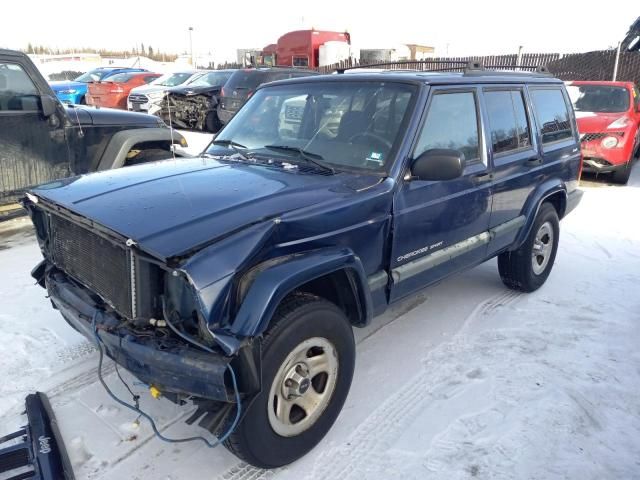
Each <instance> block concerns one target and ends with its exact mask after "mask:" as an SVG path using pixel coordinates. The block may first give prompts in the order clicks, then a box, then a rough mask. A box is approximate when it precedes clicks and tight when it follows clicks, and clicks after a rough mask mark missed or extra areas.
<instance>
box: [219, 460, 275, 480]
mask: <svg viewBox="0 0 640 480" xmlns="http://www.w3.org/2000/svg"><path fill="white" fill-rule="evenodd" d="M276 472H277V470H263V469H261V468H256V467H253V466H251V465H249V464H248V463H245V462H241V463H238V464H237V465H234V466H233V467H231V468H230V469H229V470H227V471H226V472H224V473H222V474H220V475H219V476H218V477H216V478H218V480H263V479H268V478H271V477H273V476H274V475H275V474H276Z"/></svg>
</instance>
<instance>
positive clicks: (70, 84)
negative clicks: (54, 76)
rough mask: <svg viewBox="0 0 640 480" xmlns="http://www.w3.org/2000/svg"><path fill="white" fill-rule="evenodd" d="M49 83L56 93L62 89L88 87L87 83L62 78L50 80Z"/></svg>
mask: <svg viewBox="0 0 640 480" xmlns="http://www.w3.org/2000/svg"><path fill="white" fill-rule="evenodd" d="M49 85H50V86H51V90H53V91H54V92H56V93H58V92H60V91H61V90H69V89H71V88H73V89H75V90H82V89H84V90H86V89H87V84H86V83H82V82H74V81H70V80H60V81H55V82H49Z"/></svg>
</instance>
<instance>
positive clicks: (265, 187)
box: [33, 158, 379, 260]
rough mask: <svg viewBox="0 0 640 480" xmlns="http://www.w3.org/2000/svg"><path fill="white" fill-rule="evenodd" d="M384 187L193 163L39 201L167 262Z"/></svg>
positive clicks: (113, 176)
mask: <svg viewBox="0 0 640 480" xmlns="http://www.w3.org/2000/svg"><path fill="white" fill-rule="evenodd" d="M378 181H379V178H377V177H363V176H357V175H350V174H344V173H342V174H337V175H329V176H327V175H320V174H312V173H308V174H305V173H297V172H287V171H285V170H283V169H281V168H277V167H276V168H271V167H265V166H259V165H249V164H246V163H240V162H238V163H234V162H224V161H217V160H215V159H211V158H194V159H188V160H185V159H178V160H165V161H161V162H154V163H148V164H144V165H139V166H134V167H126V168H120V169H116V170H109V171H105V172H99V173H95V174H91V175H85V176H81V177H75V178H70V179H65V180H60V181H57V182H52V183H49V184H45V185H41V186H40V187H37V188H36V189H34V190H33V193H35V194H36V195H37V196H39V197H41V198H43V199H45V200H49V201H51V202H54V203H56V204H58V205H61V206H63V207H66V208H68V209H69V210H71V211H73V212H75V213H78V214H80V215H82V216H84V217H86V218H88V219H90V220H94V221H96V222H97V223H99V224H101V225H103V226H105V227H107V228H109V229H111V230H113V231H115V232H117V233H119V234H121V235H123V236H124V237H126V238H130V239H133V240H134V241H135V242H137V243H138V245H139V247H140V248H141V249H142V250H144V251H146V252H147V253H149V254H151V255H154V256H156V257H158V258H160V259H162V260H166V259H167V258H170V257H174V256H177V255H181V254H184V253H186V252H189V251H191V250H194V249H196V248H198V247H199V246H202V245H204V244H207V243H210V242H212V241H215V240H216V239H220V238H223V237H225V236H227V235H229V234H231V233H233V232H236V231H239V230H240V229H242V228H245V227H247V226H249V225H252V224H255V223H258V222H262V221H266V220H269V219H273V218H276V217H278V216H279V215H282V214H284V213H286V212H289V211H292V210H296V209H299V208H302V207H305V206H309V205H312V204H319V203H322V202H324V201H328V200H330V199H338V198H340V197H345V196H351V195H354V194H356V188H359V187H362V185H363V182H364V183H368V184H373V183H377V182H378Z"/></svg>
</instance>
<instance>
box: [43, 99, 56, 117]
mask: <svg viewBox="0 0 640 480" xmlns="http://www.w3.org/2000/svg"><path fill="white" fill-rule="evenodd" d="M40 104H41V105H42V115H44V117H45V118H49V117H50V116H51V115H53V114H54V113H56V108H57V107H58V101H57V100H56V99H54V98H52V97H51V95H41V96H40Z"/></svg>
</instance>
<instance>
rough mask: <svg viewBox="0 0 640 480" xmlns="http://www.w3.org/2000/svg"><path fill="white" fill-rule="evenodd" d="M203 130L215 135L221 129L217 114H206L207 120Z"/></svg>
mask: <svg viewBox="0 0 640 480" xmlns="http://www.w3.org/2000/svg"><path fill="white" fill-rule="evenodd" d="M205 128H206V129H207V131H208V132H211V133H216V132H217V131H218V130H220V129H221V128H222V122H221V121H220V120H219V119H218V114H217V113H216V112H215V111H214V112H209V113H208V114H207V118H206V119H205Z"/></svg>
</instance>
